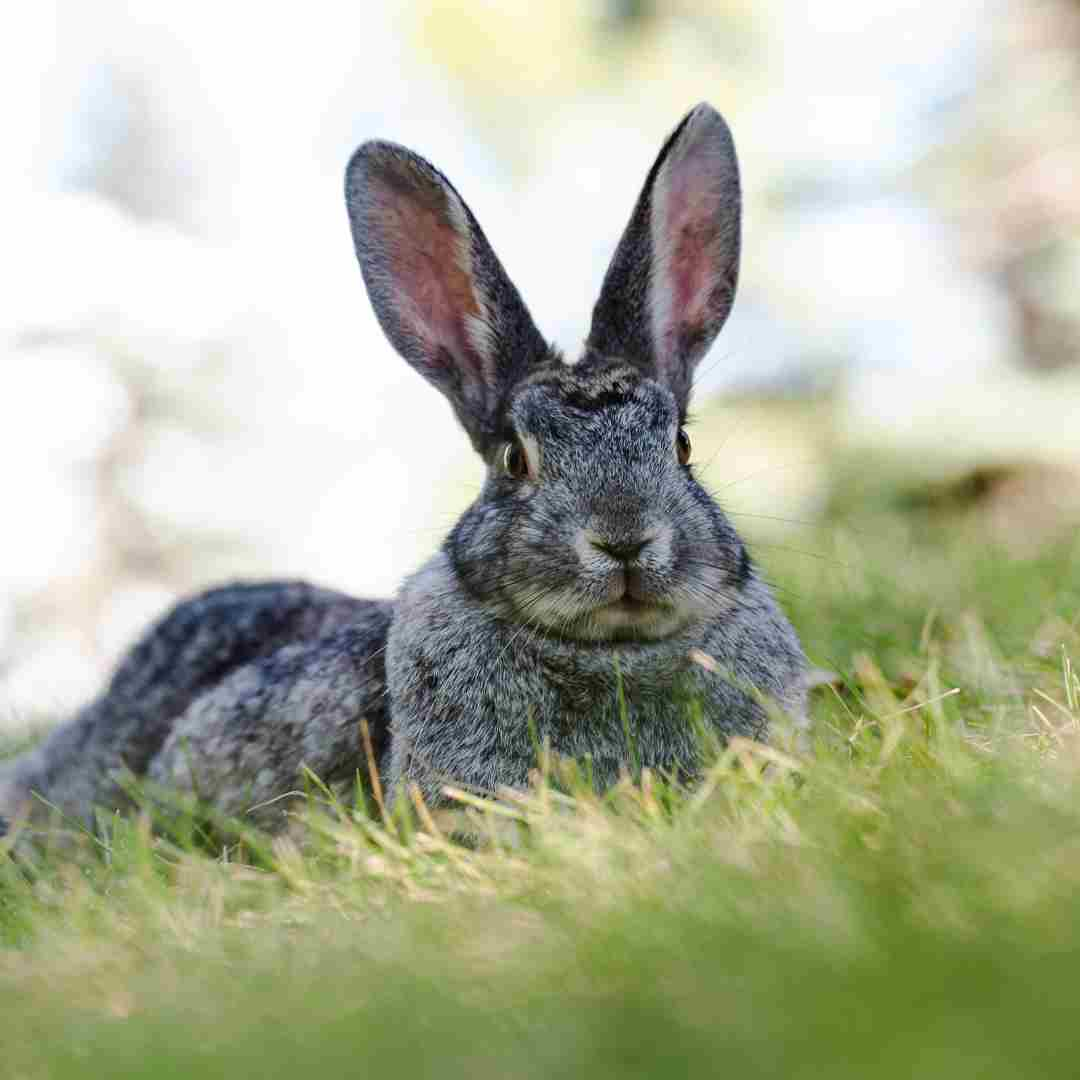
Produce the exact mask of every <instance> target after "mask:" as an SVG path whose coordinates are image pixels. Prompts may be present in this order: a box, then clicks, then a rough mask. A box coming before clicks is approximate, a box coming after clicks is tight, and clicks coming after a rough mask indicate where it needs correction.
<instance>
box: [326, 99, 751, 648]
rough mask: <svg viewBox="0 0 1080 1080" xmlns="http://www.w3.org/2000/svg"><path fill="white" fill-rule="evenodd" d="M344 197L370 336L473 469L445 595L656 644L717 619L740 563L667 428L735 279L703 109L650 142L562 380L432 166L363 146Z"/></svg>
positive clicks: (712, 120) (533, 620)
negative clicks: (470, 498)
mask: <svg viewBox="0 0 1080 1080" xmlns="http://www.w3.org/2000/svg"><path fill="white" fill-rule="evenodd" d="M346 200H347V203H348V207H349V217H350V221H351V225H352V231H353V239H354V241H355V244H356V253H357V256H358V257H359V260H360V266H361V269H362V270H363V273H364V281H365V282H366V284H367V287H368V293H369V295H370V296H371V300H372V303H373V305H374V307H375V312H376V314H377V316H378V318H379V322H380V323H381V325H382V327H383V329H384V330H385V331H386V334H387V336H388V338H389V339H390V341H391V342H392V343H393V344H394V347H395V348H396V349H397V350H398V352H400V353H401V355H402V356H403V357H404V358H405V359H406V360H407V361H408V363H410V364H411V365H412V366H413V367H415V368H416V369H417V371H419V372H420V373H421V374H422V375H423V376H424V378H426V379H428V380H429V381H430V382H431V383H433V384H434V385H435V386H437V387H438V388H439V390H441V391H442V393H443V394H445V395H446V397H447V399H448V400H449V401H450V404H451V405H452V406H453V408H454V411H455V413H456V414H457V416H458V419H459V420H460V421H461V423H462V426H463V427H464V428H465V430H466V431H467V432H468V435H469V438H470V439H471V440H472V443H473V446H474V447H475V448H476V450H477V451H478V452H479V453H480V454H481V455H482V456H483V458H484V460H485V461H486V462H487V463H488V468H489V474H488V480H487V483H486V485H485V487H484V491H483V493H482V494H481V496H480V498H479V499H478V500H477V502H476V503H475V505H474V506H473V507H472V508H471V509H470V510H469V511H468V512H467V513H466V514H465V516H464V518H462V520H461V521H460V522H459V523H458V525H457V527H456V528H455V529H454V531H453V533H452V534H451V536H450V538H449V541H448V545H447V550H448V553H449V555H450V558H451V559H452V560H453V562H454V565H455V566H456V567H457V574H458V580H459V582H460V583H461V585H462V586H463V587H464V588H466V589H467V590H468V591H469V592H470V593H471V594H472V595H473V596H474V597H475V598H478V599H479V600H480V601H481V602H483V603H485V604H488V605H491V606H492V607H493V608H495V609H497V610H498V611H499V613H500V614H501V615H503V616H505V617H508V618H512V619H514V620H515V621H518V622H521V623H522V624H524V625H536V626H538V627H542V628H544V629H546V630H548V631H550V632H553V633H557V634H561V635H564V636H567V637H573V638H577V639H581V640H590V641H616V640H628V641H633V640H656V639H658V638H663V637H666V636H669V635H671V634H674V633H677V632H678V631H679V629H680V628H682V627H683V626H686V625H688V624H689V623H691V622H692V621H694V620H695V619H702V620H705V619H713V618H715V617H716V616H717V615H718V614H721V613H722V612H723V611H724V610H725V609H726V608H727V607H728V606H730V605H731V603H732V601H733V599H734V597H735V596H736V594H737V592H738V590H739V589H740V588H741V586H742V585H743V584H744V583H745V581H746V579H747V577H748V575H749V573H750V564H749V560H748V559H747V556H746V553H745V550H744V549H743V546H742V544H741V543H740V541H739V539H738V537H737V536H736V535H735V533H734V531H733V530H732V528H731V526H730V525H729V524H728V522H727V520H726V519H725V518H724V516H723V514H722V513H721V512H720V510H719V508H718V507H717V506H716V504H715V503H714V502H713V501H712V500H711V499H710V498H709V497H708V495H707V494H706V493H705V492H704V491H703V490H702V488H701V487H700V486H699V485H698V484H697V482H696V481H695V480H694V477H693V474H692V472H691V470H690V468H689V467H688V465H687V464H686V462H685V457H686V453H685V451H686V446H685V445H684V444H683V445H682V446H681V449H680V444H681V439H680V434H679V432H680V423H681V420H682V418H683V417H684V416H685V412H686V405H687V400H688V398H689V396H690V387H691V383H692V381H693V372H694V368H695V366H696V365H697V363H698V362H699V361H700V360H701V358H702V356H703V355H704V354H705V352H706V350H707V349H708V348H709V345H710V344H711V343H712V341H713V339H714V338H715V337H716V335H717V333H718V332H719V330H720V327H721V326H723V324H724V321H725V319H726V318H727V316H728V312H729V311H730V310H731V305H732V301H733V299H734V296H735V287H736V282H737V280H738V271H739V247H740V239H739V237H740V205H741V202H740V188H739V170H738V164H737V161H736V158H735V148H734V145H733V144H732V141H731V133H730V132H729V131H728V128H727V125H726V124H725V123H724V121H723V119H722V118H721V116H720V114H719V113H717V112H716V110H715V109H713V108H712V107H711V106H709V105H706V104H701V105H699V106H697V107H696V108H695V109H693V110H691V112H689V113H688V114H687V115H686V116H685V117H684V118H683V120H682V122H681V123H680V124H679V126H678V127H677V128H676V129H675V130H674V131H673V132H672V133H671V135H670V136H669V137H668V138H667V140H666V141H665V143H664V145H663V147H662V149H661V151H660V155H659V156H658V157H657V159H656V161H655V162H654V164H653V167H652V169H651V170H650V171H649V174H648V176H647V178H646V180H645V186H644V188H643V189H642V192H641V195H640V196H639V198H638V202H637V205H636V206H635V207H634V211H633V213H632V214H631V217H630V221H629V224H628V225H627V227H626V231H625V232H624V233H623V236H622V239H621V240H620V241H619V245H618V247H617V248H616V250H615V255H614V258H613V259H612V261H611V265H610V266H609V267H608V271H607V274H606V275H605V277H604V284H603V287H602V289H601V291H600V297H599V299H598V300H597V303H596V306H595V307H594V309H593V317H592V325H591V327H590V329H589V335H588V339H587V342H586V349H585V358H584V359H583V360H582V361H581V362H580V363H579V364H578V365H576V366H574V367H566V366H565V365H564V364H563V363H562V362H561V360H560V359H559V358H558V357H557V356H556V355H555V354H554V352H553V351H552V350H551V348H550V347H549V346H548V344H547V342H546V341H545V340H544V338H543V335H542V334H541V333H540V332H539V330H538V329H537V328H536V326H535V324H534V323H533V320H532V318H531V316H530V315H529V312H528V310H527V309H526V307H525V305H524V303H523V302H522V299H521V297H520V295H519V294H518V291H517V289H515V288H514V286H513V284H512V282H511V281H510V278H509V277H508V276H507V274H506V272H505V270H504V269H503V267H502V265H501V264H500V262H499V260H498V259H497V258H496V257H495V253H494V251H492V249H491V245H490V244H489V243H488V241H487V238H486V237H485V235H484V233H483V231H482V230H481V229H480V226H479V225H478V224H477V222H476V219H475V218H474V217H473V215H472V212H471V211H470V210H469V208H468V206H466V204H465V202H464V200H463V199H462V198H461V196H460V195H459V194H458V193H457V191H456V190H455V188H454V187H453V185H452V184H451V183H450V182H449V180H447V179H446V177H445V176H443V175H442V173H440V172H439V171H438V169H436V168H435V167H434V166H433V165H431V163H430V162H427V161H425V160H424V159H423V158H421V157H419V156H418V155H416V154H414V153H412V151H410V150H406V149H405V148H404V147H401V146H396V145H395V144H393V143H385V142H372V143H366V144H365V145H364V146H362V147H360V149H359V150H358V151H357V152H356V153H355V154H354V155H353V159H352V161H351V162H350V163H349V167H348V170H347V173H346Z"/></svg>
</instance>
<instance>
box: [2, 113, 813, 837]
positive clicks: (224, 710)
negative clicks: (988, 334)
mask: <svg viewBox="0 0 1080 1080" xmlns="http://www.w3.org/2000/svg"><path fill="white" fill-rule="evenodd" d="M345 193H346V201H347V204H348V210H349V218H350V222H351V225H352V234H353V240H354V242H355V245H356V252H357V256H358V258H359V261H360V267H361V270H362V271H363V276H364V281H365V283H366V285H367V290H368V293H369V295H370V297H371V301H372V304H373V305H374V308H375V312H376V314H377V316H378V319H379V322H380V323H381V325H382V327H383V330H384V331H385V333H386V335H387V337H388V338H389V340H390V342H391V343H392V344H393V346H394V347H395V349H397V351H398V352H399V353H400V354H401V355H402V357H404V359H405V360H406V361H407V362H408V363H409V364H410V365H411V366H412V367H414V368H416V369H417V370H418V371H419V372H420V374H421V375H423V376H424V377H425V378H426V379H428V380H429V381H430V382H431V383H433V384H434V385H435V386H436V387H438V388H439V390H441V391H442V393H443V394H444V395H445V396H446V397H447V398H448V399H449V401H450V404H451V405H452V407H453V409H454V412H455V414H456V415H457V417H458V419H459V421H460V422H461V425H462V426H463V427H464V429H465V431H466V432H467V434H468V436H469V438H470V440H471V441H472V444H473V446H474V448H475V449H476V452H477V453H478V454H479V455H480V456H481V458H482V459H483V461H484V463H485V467H486V469H487V476H486V480H485V483H484V486H483V489H482V491H481V493H480V495H479V497H478V498H477V499H476V501H475V502H474V503H473V505H472V506H471V507H470V508H469V509H468V510H466V512H465V513H464V515H463V516H462V517H461V519H460V520H459V521H458V523H457V524H456V525H455V526H454V528H453V530H452V531H451V532H450V535H449V536H448V537H447V539H446V541H445V542H444V543H443V545H442V547H441V548H440V550H439V551H438V553H437V554H436V555H435V556H434V557H433V558H432V559H431V560H430V561H429V562H427V563H426V564H425V565H424V566H422V567H421V568H420V569H419V570H418V571H417V572H416V573H415V574H413V575H412V576H411V577H410V578H409V579H408V580H407V581H406V582H405V584H404V585H403V587H402V589H401V591H400V593H399V595H398V597H397V599H396V600H395V601H394V602H393V603H392V604H391V603H389V602H382V601H367V600H356V599H352V598H350V597H347V596H343V595H341V594H338V593H334V592H330V591H328V590H324V589H318V588H314V587H312V586H310V585H306V584H303V583H269V584H264V585H249V586H243V585H240V586H230V587H226V588H223V589H216V590H212V591H210V592H208V593H204V594H202V595H200V596H197V597H195V598H193V599H191V600H188V601H187V602H185V603H182V604H180V605H178V606H177V607H176V608H174V609H173V611H172V612H170V613H169V614H167V615H166V616H165V617H164V618H163V619H162V620H161V621H160V622H159V623H158V624H157V625H155V626H154V627H152V628H151V629H150V630H149V631H148V632H147V634H146V635H145V636H144V637H143V639H142V640H141V641H140V642H139V643H138V644H136V646H135V647H134V648H133V649H132V650H131V652H130V653H129V654H128V655H127V657H126V658H125V660H124V661H123V663H122V664H121V665H120V667H119V669H118V670H117V672H116V674H115V675H114V677H113V679H112V681H111V683H110V684H109V686H108V688H107V689H106V691H105V693H104V695H103V696H102V697H101V698H99V699H98V700H96V701H95V702H93V703H91V704H90V705H88V706H86V707H85V708H84V709H83V710H82V711H81V712H80V713H78V714H77V715H76V716H75V717H74V718H73V719H72V720H71V721H69V722H68V723H67V724H66V725H64V726H62V727H60V728H59V729H57V730H56V731H55V732H54V733H52V735H51V736H50V737H49V738H48V739H47V740H45V741H44V742H43V743H42V744H41V745H40V746H39V747H38V748H36V749H35V750H33V751H31V752H30V753H28V754H26V755H24V756H23V757H21V758H18V759H16V760H15V761H14V762H13V763H11V764H10V765H9V766H8V767H7V771H6V772H5V773H0V813H6V814H8V815H11V814H12V813H14V812H16V811H17V810H18V809H19V808H20V807H21V806H25V805H26V804H27V803H28V802H29V800H30V794H31V792H36V793H38V795H40V797H41V798H42V799H43V800H47V801H48V802H49V803H51V804H53V805H56V806H58V807H60V808H61V809H62V810H64V811H66V812H67V813H70V814H73V815H75V816H78V817H81V818H86V817H88V816H89V815H90V814H91V812H92V808H93V807H95V806H98V807H103V808H106V809H109V808H113V807H116V806H120V805H123V802H124V796H123V791H122V790H121V787H120V785H119V784H118V782H117V781H118V779H119V778H120V777H122V776H123V775H125V774H126V773H127V772H130V773H133V774H135V775H136V776H143V775H145V776H146V777H148V778H149V779H150V780H152V781H155V782H156V783H158V784H164V785H169V786H171V787H174V788H179V789H182V790H186V791H192V792H195V793H196V794H198V795H199V796H200V797H202V798H204V799H206V800H208V801H210V802H212V803H214V804H215V805H216V806H217V807H218V808H220V809H221V810H223V811H226V812H228V813H232V814H248V815H249V819H253V820H256V821H258V822H260V823H261V824H263V825H266V826H268V827H274V826H276V825H279V824H281V823H282V822H283V820H284V815H283V810H284V809H285V808H286V807H287V805H288V799H287V798H285V796H287V795H288V794H289V793H291V792H294V791H295V790H296V788H297V786H298V784H299V783H300V780H299V778H300V774H301V772H302V766H305V765H306V766H307V767H308V768H310V769H311V770H312V771H313V772H314V773H316V774H317V775H318V776H320V777H321V778H322V779H323V780H324V781H326V782H327V783H330V784H334V783H338V782H346V781H349V780H350V779H352V778H354V777H355V775H356V773H357V770H358V769H359V770H361V771H363V767H364V764H365V762H366V761H367V760H368V755H367V754H366V753H365V750H364V748H363V746H362V742H361V738H360V729H361V726H362V725H361V719H363V720H365V721H366V726H367V730H368V731H369V732H370V742H371V751H372V754H373V755H374V759H375V761H376V763H377V767H378V771H379V773H380V775H381V778H382V782H383V785H384V787H385V788H387V789H388V791H389V792H391V793H395V792H398V791H400V790H401V787H402V785H403V784H412V783H415V784H416V785H417V786H418V787H419V789H420V791H421V792H422V794H423V796H424V798H425V799H426V800H427V801H428V803H429V804H430V805H440V804H442V803H444V802H445V801H446V795H445V793H444V788H445V786H446V785H447V784H448V783H453V784H457V785H460V786H465V787H467V788H469V789H471V790H475V791H478V792H481V793H489V792H494V791H496V790H497V789H498V788H499V787H501V786H504V785H505V786H510V787H521V786H523V785H525V784H526V783H527V778H528V773H529V770H530V769H531V768H532V767H533V766H534V765H535V764H536V760H537V749H538V747H539V746H543V745H547V746H549V747H550V748H551V749H552V750H553V751H554V752H556V753H557V754H560V755H565V756H568V757H572V758H575V759H578V760H582V761H584V762H587V765H586V768H588V769H589V770H590V771H591V775H592V777H593V778H594V781H595V783H596V784H597V785H598V786H599V787H601V788H602V787H605V786H608V785H610V784H611V783H612V782H613V781H614V780H615V779H616V778H617V777H618V776H619V775H620V773H621V772H623V771H625V770H627V769H628V768H632V767H634V766H649V767H651V768H653V769H655V770H661V771H664V772H666V773H669V774H672V775H678V776H681V777H683V778H691V777H693V775H694V774H695V772H696V771H697V769H698V768H699V765H700V762H699V755H700V752H701V745H702V740H701V732H700V726H701V724H702V723H704V724H705V725H706V727H708V728H710V729H711V730H712V731H713V732H714V733H715V734H716V735H717V736H719V738H720V739H721V740H723V739H725V738H727V737H728V736H731V735H745V736H750V737H752V738H756V739H761V738H764V737H765V736H766V734H767V729H768V713H769V703H774V704H775V705H776V706H778V707H779V708H781V709H783V710H784V711H786V712H787V713H788V714H789V715H790V716H792V717H793V718H795V719H796V720H799V719H801V718H802V717H803V716H804V713H805V704H806V703H805V693H806V691H805V684H806V678H805V671H806V664H805V660H804V657H803V654H802V650H801V649H800V646H799V642H798V639H797V638H796V635H795V632H794V631H793V629H792V628H791V626H790V624H789V623H788V621H787V620H786V618H785V617H784V615H783V614H782V613H781V612H780V610H779V608H778V607H777V604H776V602H775V600H774V599H773V597H772V595H771V593H770V591H769V588H768V587H767V585H766V584H765V583H764V582H763V581H762V580H761V578H760V577H759V576H758V573H757V572H756V570H755V567H754V564H753V562H752V560H751V558H750V556H749V554H748V553H747V550H746V547H745V546H744V544H743V543H742V541H741V540H740V539H739V537H738V535H737V534H736V532H735V530H734V528H733V527H732V526H731V524H730V522H729V521H728V520H727V518H726V517H725V516H724V514H723V512H722V511H721V509H720V507H719V506H718V505H717V504H716V503H715V502H714V501H713V499H712V498H711V497H710V496H709V495H708V493H707V492H706V491H705V490H704V489H703V488H702V487H701V485H700V484H699V483H698V482H697V480H696V479H695V477H694V473H693V468H692V466H691V464H690V459H691V447H690V440H689V437H688V436H687V434H686V431H685V429H684V423H685V421H686V410H687V403H688V399H689V396H690V390H691V384H692V378H693V373H694V368H695V366H696V365H697V363H698V362H699V360H700V359H701V357H702V356H703V355H704V354H705V352H706V351H707V349H708V348H709V346H710V344H711V343H712V341H713V339H714V338H715V337H716V334H717V332H718V331H719V330H720V327H721V326H722V325H723V323H724V321H725V320H726V318H727V316H728V313H729V311H730V309H731V305H732V301H733V299H734V295H735V286H736V281H737V277H738V268H739V235H740V190H739V175H738V166H737V162H736V157H735V150H734V146H733V144H732V141H731V135H730V133H729V131H728V128H727V125H726V124H725V123H724V121H723V119H722V118H721V117H720V115H719V114H718V113H717V112H716V111H715V110H714V109H712V108H711V107H710V106H709V105H707V104H701V105H698V106H697V107H696V108H695V109H693V110H692V111H691V112H690V113H689V114H688V115H687V116H686V117H685V118H684V119H683V121H682V122H681V123H680V124H679V126H678V127H677V128H676V129H675V131H674V132H673V133H672V134H671V135H670V137H669V138H668V139H667V141H666V142H665V144H664V146H663V148H662V150H661V151H660V155H659V157H658V158H657V160H656V162H655V164H654V165H653V167H652V169H651V171H650V172H649V175H648V178H647V180H646V182H645V187H644V190H643V191H642V193H641V196H640V198H639V200H638V203H637V205H636V207H635V209H634V212H633V215H632V217H631V219H630V223H629V225H628V227H627V229H626V232H625V233H624V235H623V237H622V240H621V241H620V243H619V246H618V248H617V250H616V252H615V256H614V259H613V261H612V263H611V266H610V268H609V269H608V272H607V275H606V277H605V279H604V284H603V287H602V289H601V293H600V299H599V300H598V302H597V304H596V306H595V309H594V311H593V317H592V326H591V329H590V331H589V335H588V338H587V340H586V343H585V349H584V354H583V356H582V357H581V358H580V360H579V361H578V362H577V363H576V364H573V365H568V364H566V363H565V362H564V361H563V359H562V358H561V357H560V355H559V354H558V353H557V352H556V351H555V350H554V349H553V348H552V347H551V346H550V345H549V344H548V343H547V342H545V340H544V338H543V337H542V336H541V334H540V332H539V331H538V330H537V328H536V326H535V325H534V324H533V321H532V319H531V318H530V316H529V312H528V310H527V309H526V307H525V305H524V303H523V302H522V300H521V297H520V296H519V295H518V292H517V290H516V289H515V288H514V286H513V285H512V284H511V282H510V280H509V278H508V277H507V276H506V273H505V271H504V270H503V268H502V266H501V265H500V263H499V261H498V259H497V258H496V257H495V254H494V252H493V251H492V250H491V247H490V246H489V244H488V242H487V239H486V238H485V236H484V234H483V232H482V231H481V229H480V227H479V225H478V224H477V222H476V220H475V218H474V217H473V215H472V213H471V211H470V210H469V208H468V207H467V206H466V205H465V202H464V201H463V200H462V198H461V197H460V196H459V195H458V193H457V191H456V190H455V189H454V187H453V186H452V185H451V184H450V182H449V181H448V180H447V179H446V178H445V177H444V176H443V175H442V174H441V173H440V172H439V171H438V170H437V169H435V168H434V167H433V166H431V165H430V164H429V163H428V162H427V161H425V160H424V159H423V158H421V157H419V156H418V155H416V154H414V153H412V152H411V151H409V150H406V149H405V148H404V147H401V146H397V145H395V144H393V143H387V142H369V143H365V144H364V145H363V146H361V147H360V148H359V149H358V150H357V152H356V153H355V154H354V156H353V158H352V160H351V161H350V163H349V166H348V169H347V173H346V184H345Z"/></svg>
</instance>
